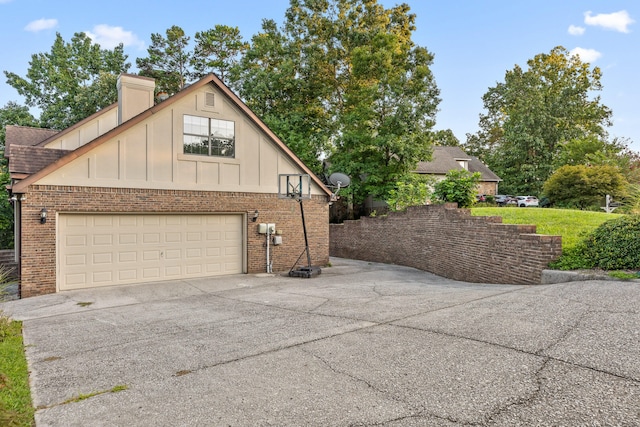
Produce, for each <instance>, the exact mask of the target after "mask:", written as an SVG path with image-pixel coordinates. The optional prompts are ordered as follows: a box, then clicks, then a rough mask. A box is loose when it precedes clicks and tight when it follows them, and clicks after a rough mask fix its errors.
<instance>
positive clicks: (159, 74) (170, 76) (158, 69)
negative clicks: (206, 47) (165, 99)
mask: <svg viewBox="0 0 640 427" xmlns="http://www.w3.org/2000/svg"><path fill="white" fill-rule="evenodd" d="M190 39H191V37H188V36H186V35H185V34H184V30H183V29H182V28H180V27H178V26H177V25H174V26H172V27H171V28H168V29H167V30H166V38H165V37H163V36H162V34H159V33H153V34H151V45H150V46H149V47H148V48H147V53H148V54H149V56H148V57H146V58H137V59H136V65H137V66H138V69H139V70H140V75H141V76H145V77H151V78H153V79H155V81H156V91H157V92H161V91H166V92H167V93H169V94H170V95H173V94H175V93H177V92H178V91H179V90H181V89H182V88H183V87H184V86H185V84H187V83H188V82H189V81H191V79H192V78H193V71H192V70H191V69H190V66H191V61H192V57H193V52H191V51H190V50H189V49H188V45H189V40H190Z"/></svg>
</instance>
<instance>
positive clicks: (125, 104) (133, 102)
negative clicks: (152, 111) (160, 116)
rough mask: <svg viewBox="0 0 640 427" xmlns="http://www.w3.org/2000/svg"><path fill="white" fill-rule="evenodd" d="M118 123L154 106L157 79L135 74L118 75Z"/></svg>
mask: <svg viewBox="0 0 640 427" xmlns="http://www.w3.org/2000/svg"><path fill="white" fill-rule="evenodd" d="M117 87H118V125H121V124H122V123H124V122H126V121H127V120H129V119H131V118H133V117H135V116H137V115H138V114H140V113H142V112H143V111H146V110H148V109H149V108H151V107H153V103H154V89H155V87H156V81H155V80H154V79H152V78H149V77H142V76H136V75H133V74H120V76H118V84H117Z"/></svg>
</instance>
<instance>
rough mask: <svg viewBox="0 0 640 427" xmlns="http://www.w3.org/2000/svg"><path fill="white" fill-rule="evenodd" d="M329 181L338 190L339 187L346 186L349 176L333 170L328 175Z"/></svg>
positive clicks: (349, 180) (348, 182) (349, 182)
mask: <svg viewBox="0 0 640 427" xmlns="http://www.w3.org/2000/svg"><path fill="white" fill-rule="evenodd" d="M329 182H330V183H331V185H333V186H334V187H338V190H340V189H341V188H345V187H348V186H349V185H350V184H351V178H349V177H348V176H347V175H345V174H343V173H340V172H335V173H332V174H331V175H330V176H329ZM336 193H337V191H336Z"/></svg>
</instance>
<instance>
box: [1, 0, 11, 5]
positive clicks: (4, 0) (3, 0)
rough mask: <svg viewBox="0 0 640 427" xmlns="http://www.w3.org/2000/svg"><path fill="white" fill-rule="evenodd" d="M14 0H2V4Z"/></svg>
mask: <svg viewBox="0 0 640 427" xmlns="http://www.w3.org/2000/svg"><path fill="white" fill-rule="evenodd" d="M11 1H12V0H0V4H5V3H11Z"/></svg>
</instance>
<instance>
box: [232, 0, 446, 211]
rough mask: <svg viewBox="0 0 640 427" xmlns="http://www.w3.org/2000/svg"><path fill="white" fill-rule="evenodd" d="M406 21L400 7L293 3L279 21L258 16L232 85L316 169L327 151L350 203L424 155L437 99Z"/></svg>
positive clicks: (384, 187) (381, 189) (377, 190)
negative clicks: (346, 180)
mask: <svg viewBox="0 0 640 427" xmlns="http://www.w3.org/2000/svg"><path fill="white" fill-rule="evenodd" d="M414 22H415V15H413V14H411V13H409V7H408V6H407V5H399V6H395V7H392V8H390V9H385V8H384V7H383V6H382V5H380V4H378V2H377V0H325V1H317V0H292V1H291V4H290V7H289V9H288V10H287V12H286V15H285V22H284V25H283V27H282V28H278V26H277V25H276V23H275V22H274V21H264V22H263V27H262V31H261V32H260V33H258V34H257V35H255V36H254V37H253V38H252V43H251V47H250V48H249V50H248V51H247V53H246V55H245V56H244V58H243V60H242V61H241V66H240V72H239V74H237V75H236V79H237V87H238V90H239V91H240V94H241V96H242V97H243V99H245V100H246V102H247V104H248V105H249V107H251V108H252V109H253V110H254V111H255V112H256V113H257V114H258V115H259V116H261V117H262V118H263V120H264V121H265V122H266V123H267V125H269V127H270V128H271V129H273V130H274V132H275V133H276V134H278V135H279V136H280V137H281V138H282V139H283V140H284V141H285V142H286V143H287V144H288V145H289V146H290V147H291V148H292V149H293V151H294V152H296V154H298V155H299V156H300V157H301V159H302V160H303V161H304V162H305V163H306V164H308V165H309V166H310V167H311V168H312V169H313V170H314V171H315V172H316V173H320V172H322V165H321V162H320V159H322V158H323V157H325V156H326V157H328V158H329V160H330V164H331V170H332V171H340V172H343V173H346V174H348V175H349V176H351V178H352V187H351V190H352V194H354V195H355V198H356V201H361V200H363V199H364V198H365V197H366V196H368V195H373V196H374V197H377V198H380V199H386V198H387V196H388V195H389V192H390V190H391V189H393V188H394V186H395V183H396V182H398V181H401V180H403V179H404V178H405V177H406V176H407V174H409V173H411V172H412V171H413V170H414V169H415V166H416V164H417V162H418V161H420V160H428V159H429V156H430V147H431V139H430V137H429V131H430V129H431V128H432V126H433V124H434V117H435V113H436V111H437V105H438V103H439V101H440V100H439V98H438V95H439V91H438V89H437V87H436V84H435V81H434V78H433V75H432V73H431V70H430V65H431V63H432V61H433V56H432V55H431V53H429V52H428V51H427V50H426V49H425V48H423V47H420V46H416V45H415V44H414V43H413V41H412V40H411V35H412V33H413V31H414V30H415V25H414Z"/></svg>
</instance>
